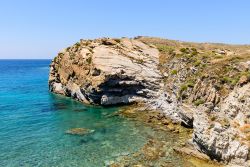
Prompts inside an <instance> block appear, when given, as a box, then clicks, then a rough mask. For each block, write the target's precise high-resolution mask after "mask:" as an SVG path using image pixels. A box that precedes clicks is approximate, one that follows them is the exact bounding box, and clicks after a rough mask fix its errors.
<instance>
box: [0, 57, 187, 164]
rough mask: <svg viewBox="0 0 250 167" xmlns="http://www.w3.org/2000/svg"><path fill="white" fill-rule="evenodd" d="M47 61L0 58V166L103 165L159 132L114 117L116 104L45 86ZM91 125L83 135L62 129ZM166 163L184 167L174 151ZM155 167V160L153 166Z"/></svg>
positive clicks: (169, 139)
mask: <svg viewBox="0 0 250 167" xmlns="http://www.w3.org/2000/svg"><path fill="white" fill-rule="evenodd" d="M50 63H51V60H0V166H1V167H22V166H24V167H34V166H41V167H43V166H46V167H52V166H56V167H57V166H60V167H81V166H82V167H102V166H108V165H109V164H110V163H111V162H116V161H119V159H121V158H122V157H124V156H129V155H133V154H134V153H136V152H138V151H139V150H140V149H142V148H143V146H144V145H145V144H146V143H147V142H148V140H149V139H150V138H152V137H154V136H157V135H162V132H159V131H157V130H155V129H154V128H152V127H149V126H147V125H145V124H144V123H141V122H138V121H135V120H133V119H128V118H126V117H121V116H113V115H114V113H115V112H118V111H119V107H108V108H103V107H100V106H88V105H84V104H82V103H80V102H77V101H75V100H72V99H70V98H68V97H64V96H61V95H56V94H54V93H51V92H49V90H48V74H49V64H50ZM72 128H86V129H90V130H91V131H92V133H89V134H86V135H72V134H68V133H66V132H67V131H68V130H70V129H72ZM164 135H165V136H167V137H166V138H165V139H164V140H166V141H167V142H168V147H167V148H166V149H167V150H168V151H167V152H166V155H165V159H164V160H165V161H169V162H172V163H174V164H175V166H183V164H185V161H184V160H183V158H182V157H181V156H178V155H177V154H173V153H172V150H173V148H172V146H173V145H174V143H175V142H176V139H175V138H174V137H173V136H171V133H169V134H166V132H164ZM153 166H157V164H155V165H153Z"/></svg>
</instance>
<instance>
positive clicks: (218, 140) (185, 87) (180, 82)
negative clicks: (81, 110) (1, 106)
mask: <svg viewBox="0 0 250 167" xmlns="http://www.w3.org/2000/svg"><path fill="white" fill-rule="evenodd" d="M175 57H176V56H175ZM203 63H204V64H205V63H207V62H206V61H204V62H203ZM248 65H249V63H248V64H246V63H245V64H244V63H243V64H242V67H241V66H240V67H241V69H242V70H239V71H243V72H246V71H248V70H249V68H248V67H249V66H248ZM160 66H164V68H165V69H166V70H165V71H161V72H160V71H159V68H158V67H159V51H158V50H157V49H156V48H155V47H154V46H152V45H147V44H145V43H143V42H141V41H140V40H138V39H128V38H122V39H108V38H103V39H96V40H81V41H80V42H79V43H76V44H75V45H73V46H71V47H69V48H67V49H65V50H63V51H61V52H60V53H59V54H58V56H57V57H55V59H54V60H53V61H52V63H51V66H50V76H49V88H50V91H52V92H55V93H58V94H62V95H65V96H70V97H72V98H74V99H76V100H79V101H81V102H84V103H89V104H97V105H116V104H129V103H134V102H144V104H146V105H145V106H146V109H157V110H159V111H162V113H164V115H165V116H166V117H168V118H171V120H172V121H173V122H178V123H181V124H183V125H184V126H186V127H189V128H193V129H194V132H193V137H192V144H193V145H194V146H195V148H196V149H197V150H199V151H200V152H203V153H205V154H207V155H208V156H209V157H210V158H211V159H215V160H218V161H223V162H226V163H228V162H231V163H234V164H238V165H244V166H247V161H248V162H249V147H250V144H249V141H250V107H249V104H250V93H249V92H250V84H249V78H248V77H246V76H242V77H241V78H240V80H239V82H238V84H237V85H235V87H234V89H233V91H232V90H230V92H228V94H227V96H226V97H222V96H221V94H220V93H219V92H218V86H217V84H218V81H216V80H215V79H211V78H209V77H208V76H203V77H201V78H199V79H198V80H196V81H195V82H194V83H192V82H187V81H188V80H187V78H191V77H192V76H193V75H197V70H198V69H197V67H194V66H193V65H192V64H191V65H190V60H189V59H188V57H186V58H185V57H184V58H181V59H175V58H174V59H172V60H168V61H166V63H165V64H160ZM166 79H167V80H166ZM164 80H165V81H164ZM227 90H229V89H227ZM146 109H145V110H146Z"/></svg>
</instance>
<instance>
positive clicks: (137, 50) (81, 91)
mask: <svg viewBox="0 0 250 167" xmlns="http://www.w3.org/2000/svg"><path fill="white" fill-rule="evenodd" d="M158 57H159V51H158V50H157V49H156V48H153V47H151V46H148V45H146V44H144V43H142V42H140V41H138V40H134V39H128V38H122V39H109V38H103V39H96V40H81V41H80V42H78V43H76V44H75V45H73V46H71V47H69V48H67V49H65V50H64V51H62V52H60V53H59V54H58V56H57V57H56V58H55V59H54V60H53V61H52V63H51V68H50V77H49V87H50V90H51V91H52V92H55V93H59V94H63V95H66V96H71V97H72V98H75V99H77V100H79V101H82V102H84V103H90V104H99V105H115V104H128V103H133V102H140V101H145V99H146V98H153V97H155V96H156V92H157V91H158V89H159V87H160V82H161V78H162V76H161V75H160V72H159V70H158V69H157V65H158Z"/></svg>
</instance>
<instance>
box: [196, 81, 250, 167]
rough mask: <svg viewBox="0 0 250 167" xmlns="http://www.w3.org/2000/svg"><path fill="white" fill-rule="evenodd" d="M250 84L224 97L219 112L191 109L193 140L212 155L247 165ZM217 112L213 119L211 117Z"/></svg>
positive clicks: (200, 108) (202, 108) (203, 150)
mask: <svg viewBox="0 0 250 167" xmlns="http://www.w3.org/2000/svg"><path fill="white" fill-rule="evenodd" d="M249 92H250V84H246V85H244V86H242V87H235V89H234V90H233V91H232V92H231V93H230V94H229V95H228V97H227V98H225V99H224V100H223V101H222V103H221V105H220V111H219V112H218V113H213V112H211V111H210V110H209V109H208V108H206V107H204V106H201V107H199V108H198V109H197V110H196V111H195V113H194V123H193V126H194V133H193V142H194V143H195V144H196V146H197V149H199V150H200V151H202V152H204V153H206V154H207V155H209V156H210V157H211V158H213V159H216V160H219V161H225V162H231V163H234V164H241V165H244V166H248V165H247V163H246V161H247V160H248V156H249V146H250V141H249V136H250V126H249V125H250V119H249V115H250V114H249V113H250V108H249V102H250V101H249V100H250V93H249ZM211 115H216V119H211Z"/></svg>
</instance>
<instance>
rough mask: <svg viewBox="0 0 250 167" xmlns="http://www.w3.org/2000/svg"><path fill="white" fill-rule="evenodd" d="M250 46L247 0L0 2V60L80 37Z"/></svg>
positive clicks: (46, 50) (51, 49) (37, 55)
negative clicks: (156, 38) (154, 39)
mask: <svg viewBox="0 0 250 167" xmlns="http://www.w3.org/2000/svg"><path fill="white" fill-rule="evenodd" d="M135 36H154V37H162V38H167V39H175V40H182V41H193V42H216V43H230V44H250V1H249V0H85V1H84V0H22V1H21V0H0V59H51V58H53V57H55V56H56V54H57V53H58V52H59V51H60V50H61V49H63V48H66V47H68V46H70V45H72V44H74V43H76V42H77V41H79V40H80V39H93V38H100V37H135Z"/></svg>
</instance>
